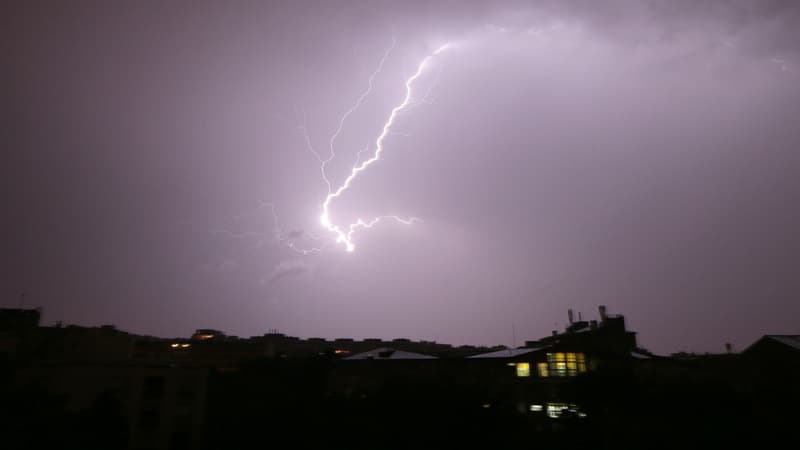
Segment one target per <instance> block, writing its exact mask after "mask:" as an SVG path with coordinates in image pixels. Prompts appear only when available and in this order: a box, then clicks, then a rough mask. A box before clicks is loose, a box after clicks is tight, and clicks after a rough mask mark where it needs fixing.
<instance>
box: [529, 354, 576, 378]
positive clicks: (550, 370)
mask: <svg viewBox="0 0 800 450" xmlns="http://www.w3.org/2000/svg"><path fill="white" fill-rule="evenodd" d="M583 372H586V355H585V354H583V353H572V352H569V353H562V352H559V353H548V354H547V372H546V373H547V375H542V376H551V377H567V376H569V377H572V376H575V375H577V374H579V373H583ZM539 373H540V374H541V373H542V370H541V369H540V370H539Z"/></svg>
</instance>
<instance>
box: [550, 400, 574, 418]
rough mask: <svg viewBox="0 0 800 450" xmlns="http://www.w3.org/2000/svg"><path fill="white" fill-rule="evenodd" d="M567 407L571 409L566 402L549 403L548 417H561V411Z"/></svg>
mask: <svg viewBox="0 0 800 450" xmlns="http://www.w3.org/2000/svg"><path fill="white" fill-rule="evenodd" d="M565 409H569V405H568V404H566V403H548V404H547V417H550V418H551V419H558V418H559V417H561V412H562V411H564V410H565Z"/></svg>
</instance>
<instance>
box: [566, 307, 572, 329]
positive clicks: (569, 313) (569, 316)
mask: <svg viewBox="0 0 800 450" xmlns="http://www.w3.org/2000/svg"><path fill="white" fill-rule="evenodd" d="M567 317H568V318H569V323H570V325H572V322H573V320H572V319H573V317H572V309H571V308H570V309H568V310H567Z"/></svg>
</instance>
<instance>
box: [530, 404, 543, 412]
mask: <svg viewBox="0 0 800 450" xmlns="http://www.w3.org/2000/svg"><path fill="white" fill-rule="evenodd" d="M542 409H543V408H542V405H531V411H541V410H542Z"/></svg>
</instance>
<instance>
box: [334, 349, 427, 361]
mask: <svg viewBox="0 0 800 450" xmlns="http://www.w3.org/2000/svg"><path fill="white" fill-rule="evenodd" d="M342 359H353V360H355V359H381V360H382V359H438V358H436V357H435V356H431V355H424V354H422V353H414V352H404V351H402V350H395V349H393V348H388V347H381V348H376V349H373V350H370V351H368V352H364V353H358V354H355V355H352V356H348V357H346V358H342Z"/></svg>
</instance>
